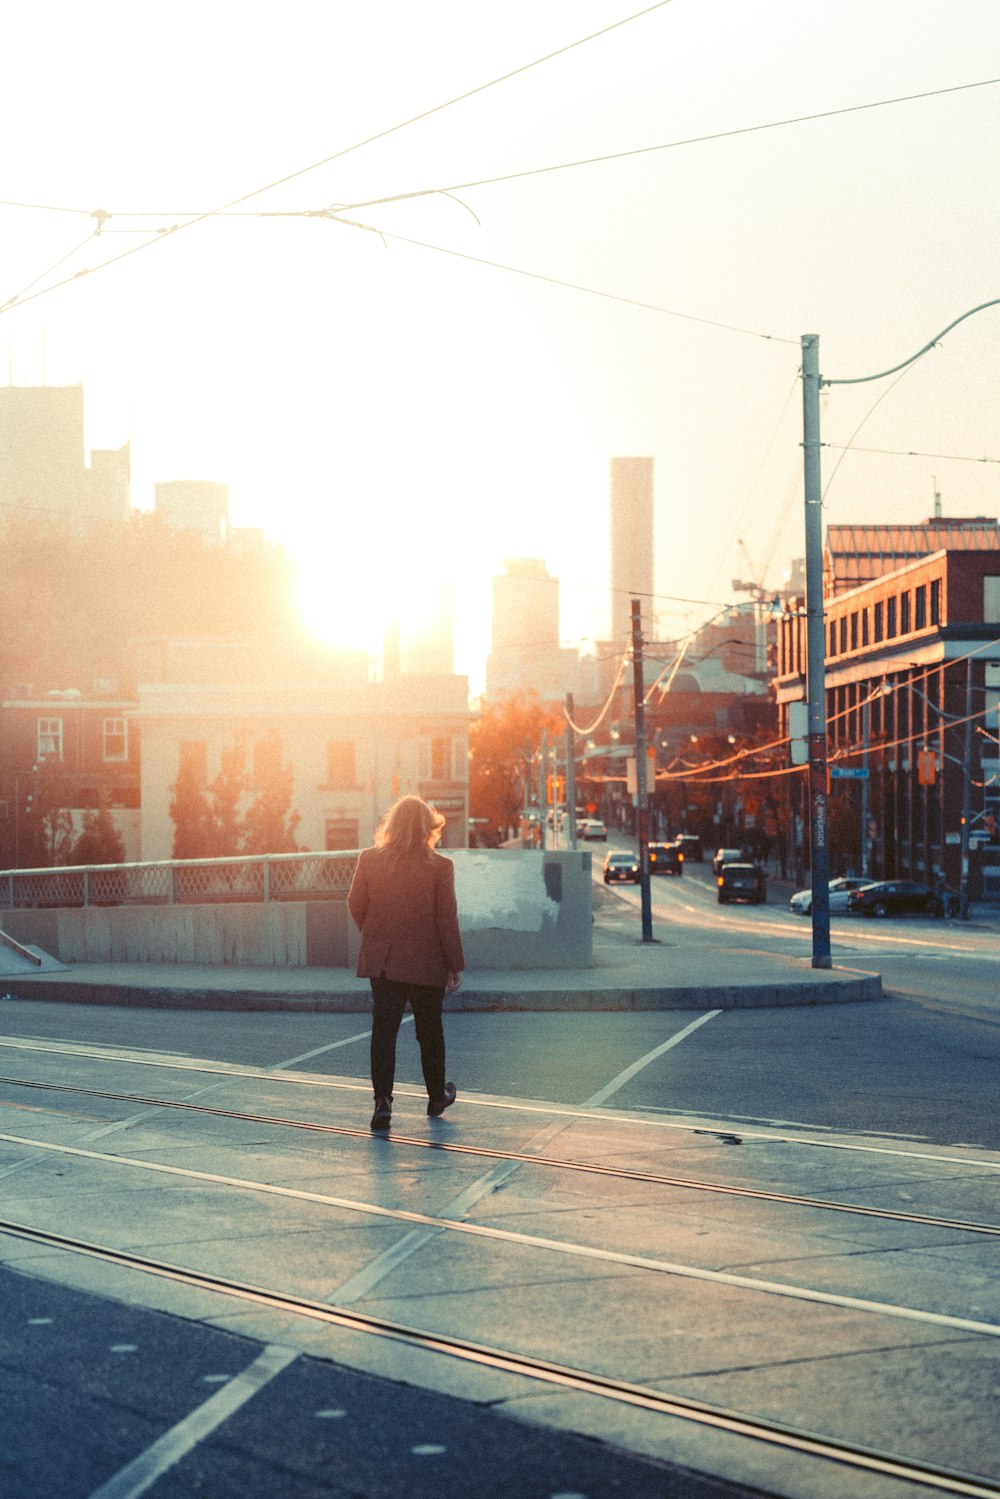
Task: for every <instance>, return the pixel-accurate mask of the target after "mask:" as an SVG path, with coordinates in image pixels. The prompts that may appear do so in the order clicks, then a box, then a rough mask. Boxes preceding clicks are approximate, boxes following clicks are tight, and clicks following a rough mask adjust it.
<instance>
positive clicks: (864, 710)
mask: <svg viewBox="0 0 1000 1499" xmlns="http://www.w3.org/2000/svg"><path fill="white" fill-rule="evenodd" d="M870 711H871V704H870V703H869V701H868V698H867V697H866V698H865V700H864V702H863V703H862V705H861V736H862V737H861V746H862V748H861V769H862V771H863V772H864V774H863V775H862V777H861V878H862V879H863V880H867V879H870V878H871V876H870V873H869V864H870V862H871V861H870V859H869V857H868V714H869V713H870Z"/></svg>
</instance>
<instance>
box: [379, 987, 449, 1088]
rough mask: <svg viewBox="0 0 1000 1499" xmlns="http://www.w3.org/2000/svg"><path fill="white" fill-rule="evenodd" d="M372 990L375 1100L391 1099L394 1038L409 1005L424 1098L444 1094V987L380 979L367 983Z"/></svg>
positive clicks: (394, 1067) (394, 1071)
mask: <svg viewBox="0 0 1000 1499" xmlns="http://www.w3.org/2000/svg"><path fill="white" fill-rule="evenodd" d="M371 986H372V1046H371V1054H372V1087H373V1088H374V1090H375V1097H376V1098H391V1097H392V1085H393V1081H394V1079H395V1076H396V1036H397V1035H398V1033H399V1027H400V1024H401V1022H402V1019H403V1012H404V1011H405V1009H406V1006H407V1004H409V1006H410V1008H411V1010H412V1011H413V1020H414V1025H415V1027H416V1032H417V1042H418V1044H419V1046H420V1065H421V1067H422V1069H423V1074H424V1083H425V1084H426V1086H427V1096H428V1098H440V1097H441V1095H442V1093H443V1092H444V1026H443V1025H442V1023H441V1006H442V1004H443V1002H444V985H443V984H442V986H441V987H440V988H439V989H436V988H434V989H431V988H428V987H427V985H426V984H404V983H401V982H400V981H399V980H398V979H387V978H385V977H384V976H383V977H381V978H377V979H372V980H371Z"/></svg>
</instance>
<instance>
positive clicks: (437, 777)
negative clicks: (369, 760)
mask: <svg viewBox="0 0 1000 1499" xmlns="http://www.w3.org/2000/svg"><path fill="white" fill-rule="evenodd" d="M356 750H357V746H356V745H355V743H354V741H353V740H352V739H331V740H328V741H327V745H326V782H325V784H326V788H327V790H329V791H356V790H357V789H358V786H359V784H360V783H359V781H358V771H357V754H356ZM280 763H281V749H280V745H279V744H278V742H277V740H276V739H274V738H269V739H259V740H257V741H256V742H255V743H254V745H253V749H252V754H251V762H250V773H251V776H252V778H253V780H254V781H255V782H257V783H258V784H259V783H261V782H263V781H266V780H267V779H268V777H269V775H270V774H271V773H273V771H274V770H275V769H277V767H278V765H280ZM178 768H179V769H180V770H184V771H187V773H188V774H189V775H191V776H192V778H193V779H194V781H195V782H196V784H197V785H199V786H204V785H206V784H207V782H208V745H207V743H206V742H205V741H204V740H203V739H197V740H184V741H182V743H181V746H180V762H179V767H178ZM453 776H454V764H453V746H452V741H451V739H450V738H448V737H446V736H442V737H441V738H432V739H431V741H430V779H431V780H432V781H450V780H451V779H452V778H453ZM328 846H331V845H328ZM332 846H335V847H336V846H343V847H345V848H354V847H356V845H355V844H353V843H351V844H344V845H332Z"/></svg>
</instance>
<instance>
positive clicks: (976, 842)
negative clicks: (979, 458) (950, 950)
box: [775, 522, 1000, 900]
mask: <svg viewBox="0 0 1000 1499" xmlns="http://www.w3.org/2000/svg"><path fill="white" fill-rule="evenodd" d="M953 524H954V523H953ZM973 524H974V525H975V526H977V527H980V530H979V532H978V534H977V535H976V540H977V541H978V542H979V549H977V550H971V549H968V548H965V547H963V548H961V549H952V541H953V540H954V532H953V534H952V536H950V537H949V538H948V547H947V549H941V550H934V551H932V552H930V553H929V554H927V553H925V554H924V555H917V556H915V557H912V560H909V561H907V562H905V563H904V564H903V565H902V566H897V567H895V568H894V569H893V568H891V563H892V562H893V561H896V560H897V556H898V553H897V554H895V555H891V556H890V554H889V553H888V552H884V553H883V555H885V556H886V557H888V558H889V566H890V569H891V570H888V571H885V572H882V573H878V572H877V571H875V570H874V569H872V570H871V571H870V572H869V577H868V580H867V581H864V582H861V583H860V584H858V585H857V586H853V587H852V586H850V583H851V581H852V579H853V578H854V577H856V576H857V575H858V573H857V569H856V568H855V569H854V570H853V571H848V570H847V569H845V568H844V567H842V566H840V564H839V560H838V557H837V555H836V554H834V555H832V556H831V555H829V548H828V557H827V577H828V579H830V580H831V583H834V582H835V580H836V581H839V583H840V586H839V588H838V591H837V592H834V593H831V594H830V595H829V596H828V597H827V599H826V601H825V619H824V629H825V643H826V667H825V671H826V711H827V742H828V755H829V759H830V763H831V794H830V814H831V849H832V850H833V851H834V852H835V853H836V852H837V851H838V850H837V845H838V844H839V853H840V859H841V862H843V863H844V864H845V866H846V865H848V864H849V865H851V866H853V867H854V868H856V869H858V870H859V871H862V872H866V873H870V874H871V876H872V878H890V877H905V878H912V879H917V880H921V881H923V882H925V883H933V882H935V881H937V880H943V881H944V882H945V883H946V884H947V885H948V886H950V887H953V888H957V887H958V886H959V884H960V882H961V879H962V850H963V840H962V819H963V814H964V813H966V812H967V814H968V823H967V829H968V834H967V846H968V850H969V866H968V875H969V890H970V895H971V897H972V898H973V899H987V900H996V899H1000V841H998V839H997V835H996V824H997V818H998V815H1000V745H998V704H1000V536H998V534H997V526H996V523H995V522H993V523H986V529H982V528H981V523H979V522H976V523H973ZM866 529H867V530H868V531H871V532H875V531H877V530H879V529H882V528H875V527H869V528H866ZM885 529H890V528H885ZM891 529H894V530H898V529H899V528H891ZM923 529H924V528H913V530H914V531H917V530H923ZM940 537H941V532H940V531H939V530H937V529H936V528H934V527H931V528H930V530H929V531H928V533H927V535H926V537H921V538H920V539H919V544H921V545H927V544H929V543H932V542H933V541H934V540H938V539H940ZM966 539H968V533H967V536H966ZM843 540H844V538H843V537H841V536H836V537H834V541H835V542H836V543H838V544H840V545H842V544H843ZM871 540H872V541H874V542H876V543H877V542H878V540H879V538H878V537H877V536H874V537H872V538H871ZM853 541H854V544H856V542H857V538H854V539H853ZM865 555H866V556H867V557H869V558H871V557H872V556H875V555H877V547H872V546H868V547H867V548H866V551H865ZM872 573H874V575H872ZM838 575H839V577H838ZM844 584H846V585H847V586H844ZM775 688H776V694H777V700H778V706H779V714H780V732H781V733H782V734H783V735H787V733H788V727H789V723H788V713H789V705H790V704H791V703H793V702H797V701H803V700H804V699H805V698H806V620H805V617H804V613H802V612H799V611H793V612H790V613H789V614H788V615H786V617H785V618H784V619H783V620H782V622H781V626H780V631H779V639H778V661H777V675H776V681H775ZM845 772H846V774H845Z"/></svg>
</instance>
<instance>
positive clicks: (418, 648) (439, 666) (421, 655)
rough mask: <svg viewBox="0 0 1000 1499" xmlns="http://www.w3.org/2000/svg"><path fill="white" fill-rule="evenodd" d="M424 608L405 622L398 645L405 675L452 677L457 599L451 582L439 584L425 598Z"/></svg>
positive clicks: (427, 592) (430, 589)
mask: <svg viewBox="0 0 1000 1499" xmlns="http://www.w3.org/2000/svg"><path fill="white" fill-rule="evenodd" d="M421 602H422V605H423V607H422V609H421V610H420V613H419V615H418V616H417V617H415V618H411V619H410V620H409V621H407V622H406V624H405V626H404V628H403V629H402V631H401V633H400V636H399V642H398V651H399V666H400V669H401V670H402V671H403V672H404V673H407V672H430V673H432V674H438V675H444V676H451V675H452V674H453V673H454V670H455V600H454V593H453V590H452V587H451V584H450V583H439V584H438V585H437V586H436V587H432V588H429V589H426V590H425V591H424V593H423V595H422V600H421Z"/></svg>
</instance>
